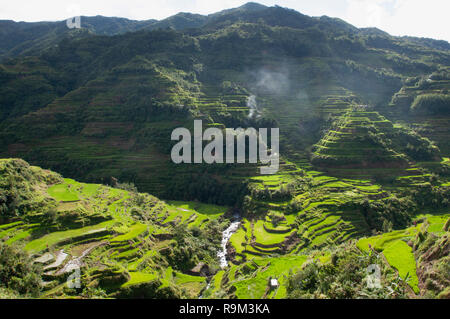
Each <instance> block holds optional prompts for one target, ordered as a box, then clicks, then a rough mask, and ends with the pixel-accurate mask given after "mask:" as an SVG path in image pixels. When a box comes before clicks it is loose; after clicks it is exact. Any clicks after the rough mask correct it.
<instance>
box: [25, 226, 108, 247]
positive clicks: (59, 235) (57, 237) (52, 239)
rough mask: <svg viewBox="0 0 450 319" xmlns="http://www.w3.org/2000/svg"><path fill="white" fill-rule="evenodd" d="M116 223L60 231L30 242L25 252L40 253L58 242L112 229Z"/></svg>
mask: <svg viewBox="0 0 450 319" xmlns="http://www.w3.org/2000/svg"><path fill="white" fill-rule="evenodd" d="M114 223H115V221H114V220H110V221H106V222H103V223H100V224H97V225H92V226H87V227H83V228H78V229H71V230H66V231H60V232H54V233H51V234H48V235H45V236H43V237H41V238H38V239H35V240H32V241H30V242H28V243H27V244H26V245H25V250H28V251H31V252H39V251H42V250H44V249H45V248H46V247H47V245H48V246H53V245H55V244H57V243H58V242H61V241H63V240H66V239H70V238H73V237H78V236H82V235H86V234H89V233H91V232H95V231H99V230H102V229H107V228H108V227H111V226H112V225H113V224H114Z"/></svg>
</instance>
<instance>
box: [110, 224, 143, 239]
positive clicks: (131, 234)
mask: <svg viewBox="0 0 450 319" xmlns="http://www.w3.org/2000/svg"><path fill="white" fill-rule="evenodd" d="M148 227H149V226H148V225H144V224H139V223H138V224H135V225H133V226H131V227H130V228H129V231H128V232H127V233H125V234H123V235H119V236H117V237H114V238H113V239H112V240H111V242H118V241H125V240H130V239H133V238H136V237H137V236H139V235H140V234H142V233H143V232H145V231H146V230H147V229H148Z"/></svg>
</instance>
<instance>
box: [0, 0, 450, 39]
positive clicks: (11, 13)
mask: <svg viewBox="0 0 450 319" xmlns="http://www.w3.org/2000/svg"><path fill="white" fill-rule="evenodd" d="M246 2H248V1H245V0H126V1H123V0H69V1H65V0H11V1H9V0H8V1H7V0H1V2H0V19H9V20H15V21H43V20H51V21H53V20H62V19H65V18H67V17H70V16H74V15H87V16H93V15H104V16H118V17H126V18H130V19H136V20H145V19H163V18H166V17H168V16H171V15H173V14H176V13H178V12H192V13H200V14H208V13H213V12H217V11H220V10H223V9H228V8H234V7H237V6H240V5H242V4H244V3H246ZM255 2H259V3H262V4H265V5H270V6H272V5H275V4H277V5H280V6H283V7H288V8H292V9H295V10H297V11H299V12H301V13H303V14H307V15H311V16H321V15H328V16H330V17H339V18H341V19H344V20H345V21H347V22H349V23H351V24H353V25H355V26H357V27H378V28H380V29H382V30H384V31H387V32H389V33H390V34H392V35H411V36H419V37H430V38H435V39H444V40H447V41H450V22H449V21H450V19H449V12H450V1H449V0H278V1H271V0H260V1H255ZM78 12H79V13H78Z"/></svg>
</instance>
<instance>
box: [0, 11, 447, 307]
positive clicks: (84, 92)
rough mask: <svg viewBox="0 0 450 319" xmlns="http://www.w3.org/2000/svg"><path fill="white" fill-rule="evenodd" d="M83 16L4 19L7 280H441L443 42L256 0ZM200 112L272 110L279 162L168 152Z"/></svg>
mask: <svg viewBox="0 0 450 319" xmlns="http://www.w3.org/2000/svg"><path fill="white" fill-rule="evenodd" d="M81 21H82V22H81V26H82V28H81V29H68V28H67V26H66V25H65V21H62V22H38V23H25V22H14V21H0V158H4V160H0V251H1V255H0V278H1V281H0V282H1V285H0V297H2V298H17V297H27V298H34V297H44V298H54V297H61V298H66V297H81V298H106V297H114V298H135V297H142V298H198V297H200V296H201V297H202V298H245V299H248V298H418V297H421V298H449V297H450V291H449V283H450V277H449V269H448V265H449V259H448V258H449V257H448V256H449V252H450V251H449V249H450V244H449V237H448V236H449V233H448V231H449V229H448V225H449V221H448V220H449V217H450V215H449V214H450V212H449V210H448V204H449V192H450V176H449V169H450V159H449V158H450V145H449V136H450V113H449V110H450V93H449V89H450V45H449V43H448V42H446V41H438V40H433V39H424V38H414V37H394V36H391V35H389V34H387V33H385V32H383V31H381V30H378V29H374V28H364V29H359V28H356V27H354V26H352V25H350V24H348V23H346V22H345V21H342V20H340V19H335V18H330V17H326V16H322V17H309V16H306V15H303V14H301V13H299V12H296V11H294V10H290V9H287V8H282V7H279V6H275V7H266V6H263V5H259V4H256V3H248V4H246V5H244V6H242V7H239V8H235V9H230V10H225V11H222V12H218V13H215V14H211V15H207V16H203V15H196V14H188V13H180V14H177V15H175V16H172V17H170V18H167V19H165V20H161V21H157V20H148V21H133V20H128V19H122V18H107V17H101V16H97V17H81ZM253 107H255V108H253ZM195 119H201V120H202V121H203V125H204V128H219V129H221V130H225V129H226V128H238V127H242V128H249V127H254V128H256V129H258V128H279V130H280V154H281V159H280V169H279V171H278V172H277V173H276V174H274V175H261V174H260V170H259V168H260V167H261V163H257V164H249V163H247V164H215V165H208V164H174V163H173V162H172V161H171V158H170V155H171V149H172V147H173V145H174V144H175V141H171V133H172V131H173V130H174V129H175V128H179V127H185V128H188V129H193V125H194V120H195ZM62 176H64V177H65V178H63V177H62ZM150 194H151V195H150ZM236 214H238V215H239V216H240V219H239V222H240V224H239V226H238V227H237V230H236V231H235V232H234V233H233V234H232V235H231V237H230V238H229V241H228V243H227V246H226V249H225V250H226V256H227V260H228V266H227V267H221V265H220V260H219V258H218V257H217V252H218V251H220V250H221V240H222V232H223V231H224V230H225V229H227V227H230V224H231V223H232V222H233V221H234V220H233V215H236ZM234 222H235V221H234ZM17 265H20V267H17ZM371 265H372V266H373V265H377V267H378V269H380V281H381V288H367V268H368V267H369V266H371ZM75 266H77V267H79V268H81V279H80V280H81V283H80V288H76V289H70V288H68V287H67V285H66V280H67V278H68V277H69V276H70V275H71V273H72V271H73V270H74V269H76V267H75ZM271 278H276V279H277V280H278V284H279V285H278V286H276V287H272V286H271V285H270V283H269V279H271Z"/></svg>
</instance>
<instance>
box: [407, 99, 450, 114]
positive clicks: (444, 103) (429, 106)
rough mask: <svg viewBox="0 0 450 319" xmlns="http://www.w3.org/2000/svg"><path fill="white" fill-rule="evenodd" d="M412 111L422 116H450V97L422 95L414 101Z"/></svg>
mask: <svg viewBox="0 0 450 319" xmlns="http://www.w3.org/2000/svg"><path fill="white" fill-rule="evenodd" d="M411 111H413V112H415V113H420V114H431V115H448V114H450V95H448V94H422V95H419V96H417V97H416V98H415V99H414V102H413V104H412V105H411Z"/></svg>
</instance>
